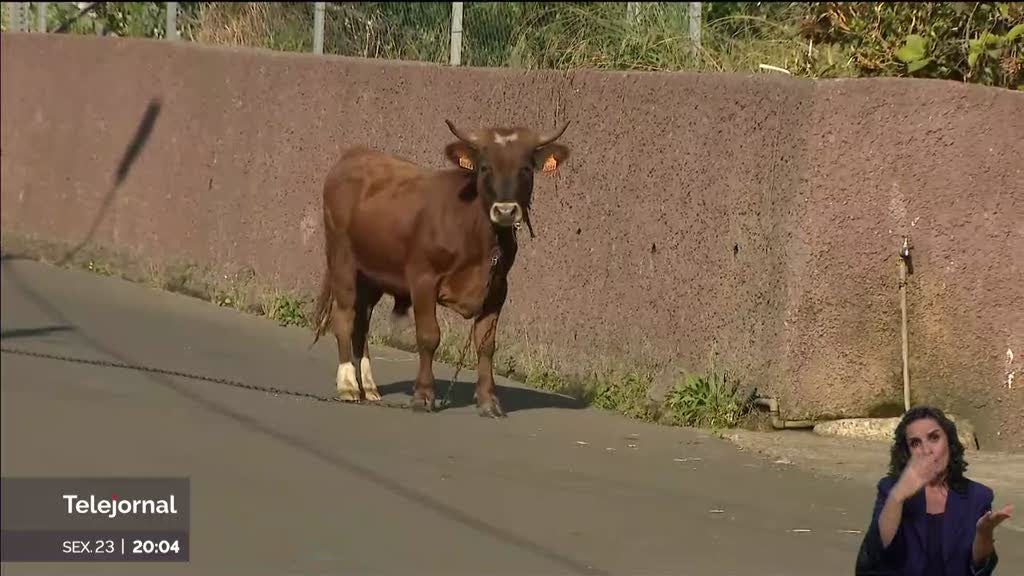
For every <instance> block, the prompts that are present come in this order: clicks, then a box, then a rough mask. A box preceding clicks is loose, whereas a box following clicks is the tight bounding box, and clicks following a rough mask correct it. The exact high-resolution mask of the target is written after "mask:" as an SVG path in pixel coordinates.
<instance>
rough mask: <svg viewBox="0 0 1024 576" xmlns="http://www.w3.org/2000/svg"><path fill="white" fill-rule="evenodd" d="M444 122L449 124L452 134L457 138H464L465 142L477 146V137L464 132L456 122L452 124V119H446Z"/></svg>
mask: <svg viewBox="0 0 1024 576" xmlns="http://www.w3.org/2000/svg"><path fill="white" fill-rule="evenodd" d="M444 123H445V124H447V125H448V129H449V130H451V131H452V134H455V137H456V138H458V139H459V140H462V141H463V142H466V143H468V144H472V145H474V146H476V144H477V139H476V138H475V137H473V136H469V135H466V134H464V133H462V132H461V131H460V130H459V129H458V128H456V127H455V125H454V124H452V121H451V120H445V121H444Z"/></svg>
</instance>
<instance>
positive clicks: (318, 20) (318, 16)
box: [313, 2, 327, 54]
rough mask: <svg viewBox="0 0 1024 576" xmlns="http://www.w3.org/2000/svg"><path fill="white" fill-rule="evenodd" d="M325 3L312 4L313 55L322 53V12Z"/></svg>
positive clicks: (325, 6) (325, 5)
mask: <svg viewBox="0 0 1024 576" xmlns="http://www.w3.org/2000/svg"><path fill="white" fill-rule="evenodd" d="M326 9H327V3H326V2H313V53H314V54H323V53H324V10H326Z"/></svg>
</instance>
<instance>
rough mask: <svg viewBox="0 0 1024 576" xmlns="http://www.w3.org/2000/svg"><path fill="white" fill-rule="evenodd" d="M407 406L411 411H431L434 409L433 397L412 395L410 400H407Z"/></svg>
mask: <svg viewBox="0 0 1024 576" xmlns="http://www.w3.org/2000/svg"><path fill="white" fill-rule="evenodd" d="M409 408H410V409H412V411H413V412H433V411H434V399H433V398H427V397H423V396H413V397H412V400H410V401H409Z"/></svg>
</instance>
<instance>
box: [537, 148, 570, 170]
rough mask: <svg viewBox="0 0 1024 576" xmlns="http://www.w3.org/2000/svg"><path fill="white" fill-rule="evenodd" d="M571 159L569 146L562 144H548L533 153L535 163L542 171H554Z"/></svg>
mask: <svg viewBox="0 0 1024 576" xmlns="http://www.w3.org/2000/svg"><path fill="white" fill-rule="evenodd" d="M568 159H569V148H568V147H566V146H563V145H561V144H548V145H547V146H544V147H542V148H538V149H537V150H536V151H535V152H534V153H533V165H534V166H536V169H537V170H540V171H541V172H554V171H555V170H558V166H559V165H561V164H562V163H564V162H565V161H566V160H568Z"/></svg>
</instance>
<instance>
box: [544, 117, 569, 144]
mask: <svg viewBox="0 0 1024 576" xmlns="http://www.w3.org/2000/svg"><path fill="white" fill-rule="evenodd" d="M568 127H569V120H566V121H565V123H564V124H562V126H561V127H560V128H559V129H558V130H555V131H554V132H548V133H546V134H542V135H541V137H540V139H539V140H538V141H537V148H540V147H541V146H547V145H548V144H551V143H552V142H554V141H555V140H558V138H559V137H560V136H561V135H562V133H563V132H565V129H566V128H568Z"/></svg>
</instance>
